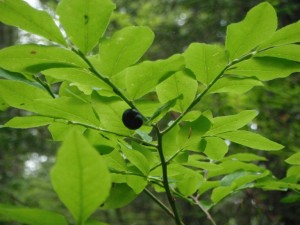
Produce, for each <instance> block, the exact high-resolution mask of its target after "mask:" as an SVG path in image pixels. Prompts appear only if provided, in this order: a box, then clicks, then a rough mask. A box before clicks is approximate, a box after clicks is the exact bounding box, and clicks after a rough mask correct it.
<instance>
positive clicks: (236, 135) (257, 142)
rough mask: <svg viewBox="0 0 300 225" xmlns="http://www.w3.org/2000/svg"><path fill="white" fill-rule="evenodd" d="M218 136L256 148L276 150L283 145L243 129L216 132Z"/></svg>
mask: <svg viewBox="0 0 300 225" xmlns="http://www.w3.org/2000/svg"><path fill="white" fill-rule="evenodd" d="M218 136H219V137H221V138H224V139H227V140H230V141H232V142H235V143H237V144H240V145H244V146H247V147H250V148H254V149H258V150H265V151H276V150H280V149H282V148H283V147H284V146H282V145H280V144H278V143H276V142H274V141H271V140H269V139H267V138H265V137H263V136H261V135H259V134H256V133H253V132H250V131H245V130H236V131H231V132H227V133H223V134H218Z"/></svg>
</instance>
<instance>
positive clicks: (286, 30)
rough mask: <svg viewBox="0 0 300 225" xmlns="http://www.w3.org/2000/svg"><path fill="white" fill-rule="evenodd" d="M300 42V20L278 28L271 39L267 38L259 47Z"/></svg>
mask: <svg viewBox="0 0 300 225" xmlns="http://www.w3.org/2000/svg"><path fill="white" fill-rule="evenodd" d="M298 42H300V21H298V22H296V23H292V24H290V25H287V26H285V27H283V28H281V29H279V30H277V31H276V32H275V33H274V34H273V35H272V36H271V38H270V39H266V40H265V41H264V42H263V43H262V44H261V45H260V46H259V49H264V48H267V47H273V46H280V45H286V44H291V43H298Z"/></svg>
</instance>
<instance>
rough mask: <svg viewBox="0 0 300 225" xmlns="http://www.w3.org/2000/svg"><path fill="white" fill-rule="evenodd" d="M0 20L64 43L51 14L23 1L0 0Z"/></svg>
mask: <svg viewBox="0 0 300 225" xmlns="http://www.w3.org/2000/svg"><path fill="white" fill-rule="evenodd" d="M0 21H1V22H2V23H6V24H9V25H12V26H16V27H19V28H21V29H23V30H26V31H29V32H31V33H34V34H37V35H40V36H43V37H45V38H48V39H49V40H50V41H54V42H57V43H60V44H62V45H66V41H65V39H64V38H63V36H62V34H61V32H60V30H59V28H58V27H57V26H56V25H55V23H54V21H53V19H52V18H51V16H50V15H49V14H48V13H46V12H45V11H40V10H37V9H34V8H32V7H31V6H29V5H28V3H26V2H25V1H22V0H2V1H0Z"/></svg>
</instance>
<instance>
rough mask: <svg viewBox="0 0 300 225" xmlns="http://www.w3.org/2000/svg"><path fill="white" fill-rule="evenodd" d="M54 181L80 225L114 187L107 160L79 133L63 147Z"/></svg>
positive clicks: (55, 168) (52, 176) (56, 164)
mask: <svg viewBox="0 0 300 225" xmlns="http://www.w3.org/2000/svg"><path fill="white" fill-rule="evenodd" d="M51 181H52V184H53V187H54V190H55V191H56V192H57V194H58V196H59V198H60V199H61V201H62V202H63V203H64V204H65V205H66V206H67V208H68V209H69V210H70V212H71V213H72V215H73V216H74V218H75V220H76V221H77V224H84V222H85V221H86V220H87V218H88V217H89V216H90V215H91V214H92V213H93V212H94V211H95V210H96V209H97V208H98V207H99V206H100V205H101V203H103V202H104V201H105V199H106V198H107V197H108V195H109V191H110V187H111V180H110V174H109V172H108V169H107V167H106V165H105V162H104V160H103V159H102V157H101V155H100V154H99V153H98V152H97V151H96V150H95V149H94V148H93V147H92V146H91V145H90V144H89V142H88V141H87V140H86V139H85V138H84V137H83V136H82V134H81V133H79V132H72V133H70V134H69V135H68V137H67V138H66V140H65V141H64V142H63V145H62V146H61V147H60V149H59V151H58V155H57V161H56V163H55V165H54V167H53V168H52V171H51Z"/></svg>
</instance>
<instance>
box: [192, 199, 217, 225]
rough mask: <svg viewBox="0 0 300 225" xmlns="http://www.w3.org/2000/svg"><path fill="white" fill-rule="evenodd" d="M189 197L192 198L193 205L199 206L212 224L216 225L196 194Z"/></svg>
mask: <svg viewBox="0 0 300 225" xmlns="http://www.w3.org/2000/svg"><path fill="white" fill-rule="evenodd" d="M191 199H193V202H194V204H195V205H197V206H199V208H200V209H201V210H202V211H203V212H204V213H205V215H206V217H207V219H208V220H209V221H210V222H211V223H212V224H213V225H217V224H216V222H215V221H214V219H213V218H212V216H211V215H210V213H209V212H208V211H207V210H206V209H205V208H204V206H203V205H202V204H201V202H199V200H198V196H191Z"/></svg>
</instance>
